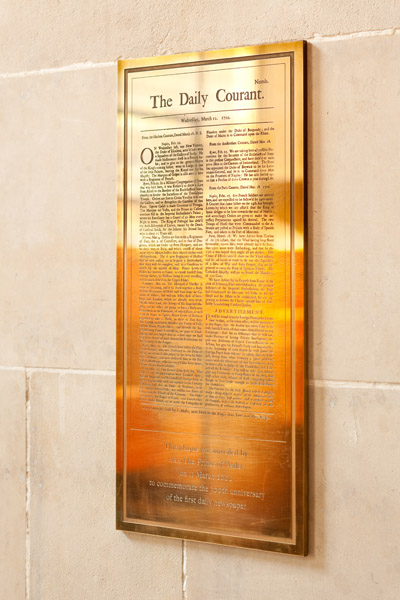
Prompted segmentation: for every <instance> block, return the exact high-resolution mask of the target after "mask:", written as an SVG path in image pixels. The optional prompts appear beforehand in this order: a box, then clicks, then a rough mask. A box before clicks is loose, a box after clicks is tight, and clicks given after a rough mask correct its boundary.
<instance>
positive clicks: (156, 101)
mask: <svg viewBox="0 0 400 600" xmlns="http://www.w3.org/2000/svg"><path fill="white" fill-rule="evenodd" d="M208 96H209V94H202V93H201V92H200V90H198V91H196V92H193V93H192V94H188V93H187V92H179V96H178V98H175V99H173V98H166V97H164V96H163V95H162V94H158V95H156V96H150V102H151V108H168V107H169V106H173V105H174V104H175V103H176V100H178V103H179V105H180V106H186V105H190V104H197V105H199V106H201V107H202V108H204V107H205V105H206V103H207V99H208ZM215 98H216V100H217V101H218V102H239V101H243V100H262V99H263V98H264V96H263V95H262V90H251V91H241V92H236V91H234V92H229V91H227V90H226V89H225V88H220V89H219V90H217V91H216V93H215Z"/></svg>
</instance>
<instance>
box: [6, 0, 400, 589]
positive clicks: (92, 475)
mask: <svg viewBox="0 0 400 600" xmlns="http://www.w3.org/2000/svg"><path fill="white" fill-rule="evenodd" d="M0 31H1V40H2V52H1V54H0V90H1V93H0V122H1V129H0V130H1V160H0V179H1V190H2V198H1V201H2V215H1V219H0V255H1V287H0V307H1V310H0V334H1V345H0V386H1V393H0V472H1V479H0V531H1V532H2V533H1V536H0V597H1V598H4V600H22V599H24V598H26V599H27V600H64V599H65V600H66V599H68V600H69V599H74V600H103V599H104V600H110V599H111V598H113V599H114V598H115V599H118V600H128V599H129V600H130V599H131V598H137V599H140V600H141V599H143V600H145V599H147V598H148V599H151V600H258V599H260V600H261V599H262V600H269V599H271V600H272V599H273V600H276V599H277V598H282V599H288V598H294V599H295V600H310V599H311V600H313V599H314V598H315V599H319V598H321V597H323V598H324V599H325V600H342V599H343V598H349V599H350V600H353V599H354V600H361V599H362V600H378V599H384V600H397V598H398V597H399V593H400V592H399V590H400V547H399V540H398V534H399V529H400V508H399V507H400V470H399V459H400V439H399V430H400V343H399V331H400V310H399V292H400V269H399V263H400V236H399V230H400V204H399V189H400V168H399V156H400V117H399V104H400V66H399V57H400V35H399V33H400V1H399V0H386V1H385V2H378V1H377V0H353V1H350V0H346V1H345V0H336V2H332V1H331V0H330V1H328V0H319V1H318V0H302V1H300V0H286V1H284V0H275V1H273V0H248V1H247V2H244V1H240V0H219V1H212V0H198V1H194V2H193V3H189V2H188V1H187V0H166V1H165V2H163V3H161V2H157V1H155V0H149V1H147V2H144V1H130V2H128V1H127V0H114V1H113V2H108V1H107V0H97V1H94V0H87V1H86V2H78V1H77V0H68V1H63V2H58V1H56V0H47V1H40V0H29V1H28V0H21V1H19V2H6V3H3V6H2V7H1V8H0ZM293 39H307V40H308V41H309V58H308V72H309V98H308V118H309V124H308V127H309V131H308V136H309V223H308V229H309V261H308V270H309V316H310V323H309V332H310V333H309V357H310V363H309V377H310V386H309V387H310V513H311V514H310V517H311V518H310V537H311V539H310V555H309V556H308V557H307V558H298V557H291V556H280V555H275V554H271V553H262V552H257V551H249V550H241V549H234V548H227V547H217V546H213V545H202V544H198V543H187V542H182V541H178V540H172V539H171V540H168V539H163V538H152V537H147V536H143V535H134V534H125V533H123V532H119V531H116V530H115V527H114V519H115V517H114V497H115V489H114V477H115V466H114V465H115V393H114V387H115V333H114V332H115V255H116V250H115V248H116V240H115V231H116V110H117V108H116V101H117V69H116V60H117V59H118V58H135V57H142V56H150V55H151V56H152V55H159V54H170V53H180V52H186V51H196V50H208V49H213V48H223V47H231V46H244V45H251V44H263V43H272V42H275V41H288V40H293Z"/></svg>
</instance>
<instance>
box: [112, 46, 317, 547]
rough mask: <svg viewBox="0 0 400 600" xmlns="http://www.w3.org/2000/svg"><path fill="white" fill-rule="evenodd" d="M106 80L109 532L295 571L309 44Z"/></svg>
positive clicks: (127, 66) (131, 66) (301, 456)
mask: <svg viewBox="0 0 400 600" xmlns="http://www.w3.org/2000/svg"><path fill="white" fill-rule="evenodd" d="M118 69H119V71H118V73H119V108H118V111H119V112H118V132H119V143H118V152H119V154H118V254H117V268H118V274H117V275H118V277H117V527H118V528H119V529H124V530H130V531H137V532H141V533H149V534H157V535H164V536H172V537H178V538H185V539H191V540H198V541H204V542H214V543H221V544H228V545H232V546H243V547H248V548H256V549H260V550H272V551H277V552H286V553H291V554H301V555H305V554H306V553H307V515H306V509H307V457H306V439H307V435H306V399H305V392H304V382H305V353H304V348H305V343H304V329H305V328H304V306H305V302H304V293H305V292H304V233H305V232H304V205H305V182H304V173H305V162H304V161H305V138H304V131H305V123H304V118H305V44H304V43H303V42H295V43H290V44H279V45H273V46H255V47H249V48H236V49H230V50H223V51H217V52H202V53H194V54H184V55H176V56H163V57H157V58H148V59H142V60H128V61H120V62H119V65H118Z"/></svg>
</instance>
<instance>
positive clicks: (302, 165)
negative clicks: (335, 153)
mask: <svg viewBox="0 0 400 600" xmlns="http://www.w3.org/2000/svg"><path fill="white" fill-rule="evenodd" d="M280 54H281V55H282V54H283V55H285V56H287V55H288V54H290V55H291V82H292V86H291V103H292V104H291V106H292V111H291V117H292V119H291V121H292V124H291V164H292V170H291V179H290V189H291V224H290V235H291V258H290V259H291V266H292V269H291V289H292V305H291V306H292V314H293V313H294V315H295V317H294V318H292V319H291V336H292V373H291V386H292V394H293V396H294V402H293V403H292V404H293V406H294V415H293V417H292V418H294V419H295V417H296V415H298V414H300V415H302V419H301V420H300V421H299V422H296V419H295V428H294V429H295V435H294V444H293V447H294V453H295V463H294V465H295V467H294V468H295V519H294V526H295V536H294V541H293V542H290V543H288V542H284V541H273V540H271V541H270V540H268V541H266V540H260V539H257V538H254V537H245V536H239V535H235V534H232V535H230V534H228V533H227V534H222V533H221V534H220V533H211V532H206V531H205V532H202V531H193V530H189V529H185V528H178V527H171V526H168V525H153V524H145V523H139V522H137V523H135V522H132V521H126V520H124V518H123V505H124V502H123V477H122V468H121V467H122V465H123V445H124V443H125V442H124V409H123V407H124V402H125V384H126V368H127V364H126V357H127V336H126V306H127V289H126V250H127V228H128V225H127V219H126V216H127V198H126V169H125V163H126V139H125V138H126V128H125V105H126V104H125V100H126V94H127V86H126V83H125V82H126V78H127V74H128V73H129V72H130V71H138V70H140V71H148V70H153V69H168V68H171V67H179V66H186V67H187V66H196V65H198V66H200V65H204V64H215V63H217V62H221V63H229V62H236V61H238V60H240V59H241V58H242V59H243V60H246V59H248V60H251V59H259V58H262V57H264V56H265V55H270V56H271V55H274V56H275V57H276V56H279V55H280ZM306 63H307V43H306V42H305V41H297V42H288V43H282V44H271V45H257V46H246V47H239V48H230V49H226V50H212V51H206V52H195V53H187V54H176V55H166V56H159V57H149V58H142V59H129V60H119V61H118V117H117V132H118V139H117V282H116V283H117V286H116V287H117V290H116V300H117V306H116V313H117V314H116V317H117V318H116V324H117V326H116V345H117V347H116V403H117V407H116V426H117V441H116V445H117V448H116V462H117V468H116V528H117V529H118V530H123V531H131V532H136V533H143V534H150V535H159V536H163V537H172V538H179V539H183V540H185V539H186V540H192V541H200V542H206V543H216V544H222V545H227V546H233V547H242V548H251V549H256V550H265V551H273V552H279V553H285V554H293V555H301V556H306V555H307V553H308V402H307V335H306V334H307V301H306V300H307V295H306V290H307V285H306V283H307V269H306V264H307V212H306V206H307V202H306V199H307V196H306V192H307V163H306V157H307V102H306V99H307V68H306ZM296 250H297V251H298V250H301V255H300V256H301V257H302V259H301V260H295V256H296ZM295 305H296V306H297V307H299V306H300V307H303V310H302V311H301V314H300V315H299V308H296V310H294V306H295ZM299 328H300V331H301V334H302V336H303V345H302V347H301V348H297V349H296V348H295V344H294V343H293V342H294V336H295V330H297V331H299Z"/></svg>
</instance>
